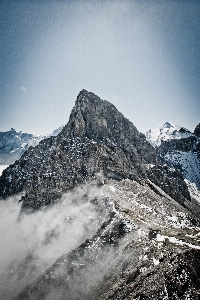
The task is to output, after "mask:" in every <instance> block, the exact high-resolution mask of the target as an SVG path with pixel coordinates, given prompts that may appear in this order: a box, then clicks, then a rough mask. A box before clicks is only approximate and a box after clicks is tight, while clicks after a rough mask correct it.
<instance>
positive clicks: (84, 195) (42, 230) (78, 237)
mask: <svg viewBox="0 0 200 300" xmlns="http://www.w3.org/2000/svg"><path fill="white" fill-rule="evenodd" d="M94 198H95V199H96V200H97V199H98V202H99V204H98V206H97V205H95V204H93V203H92V202H91V200H92V199H94ZM18 200H19V197H17V196H16V197H11V198H9V199H8V200H4V201H0V236H1V248H0V287H1V288H0V298H1V299H4V300H7V299H13V298H14V297H16V296H17V294H18V293H19V292H20V291H21V290H22V289H23V288H24V287H26V286H27V285H28V284H30V283H31V282H33V281H34V280H35V279H36V278H37V277H38V276H39V275H41V274H42V273H43V272H44V271H45V270H46V269H48V268H49V267H50V266H51V265H52V264H53V263H55V261H56V260H57V259H58V258H59V257H60V256H62V255H63V254H65V255H67V254H68V253H69V252H70V251H71V250H72V249H75V248H76V247H78V246H79V245H80V244H81V243H83V242H84V241H85V240H86V239H87V238H90V237H91V236H92V235H93V234H94V233H95V232H96V230H97V229H98V228H99V225H100V224H102V223H103V222H104V220H105V218H106V216H107V212H106V211H105V208H103V206H101V196H100V194H99V191H98V188H95V187H94V186H93V187H92V186H89V185H86V186H84V187H79V188H77V189H76V190H75V191H73V192H69V193H67V194H65V195H63V197H62V199H61V200H59V201H58V203H57V204H55V205H54V206H51V207H46V208H44V209H41V210H39V211H36V212H32V213H25V212H22V211H21V206H22V203H21V202H19V201H18Z"/></svg>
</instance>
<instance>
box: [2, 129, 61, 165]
mask: <svg viewBox="0 0 200 300" xmlns="http://www.w3.org/2000/svg"><path fill="white" fill-rule="evenodd" d="M63 127H64V126H61V127H59V128H58V129H56V130H54V131H53V132H52V133H51V134H48V135H46V136H36V135H33V134H29V133H25V132H22V131H19V132H18V131H16V130H15V129H13V128H11V130H9V131H6V132H0V165H10V164H12V163H14V162H15V161H16V160H18V159H19V158H20V157H21V156H22V154H23V153H24V152H25V151H26V150H27V149H28V148H29V147H30V146H32V147H35V146H36V145H38V144H39V142H40V141H41V140H43V139H47V138H49V137H51V136H56V135H58V134H59V133H60V131H61V130H62V128H63Z"/></svg>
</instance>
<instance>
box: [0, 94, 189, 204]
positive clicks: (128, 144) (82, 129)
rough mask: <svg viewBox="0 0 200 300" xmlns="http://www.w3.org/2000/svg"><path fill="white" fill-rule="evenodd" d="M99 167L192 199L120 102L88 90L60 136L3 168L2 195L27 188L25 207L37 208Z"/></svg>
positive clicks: (184, 199)
mask: <svg viewBox="0 0 200 300" xmlns="http://www.w3.org/2000/svg"><path fill="white" fill-rule="evenodd" d="M99 172H101V173H102V175H103V176H104V177H105V178H106V179H109V178H112V179H117V180H122V179H126V178H129V179H132V180H133V179H134V180H136V181H137V182H139V183H145V184H149V185H151V186H152V187H153V184H156V185H157V186H159V187H160V188H161V189H163V190H164V191H165V192H166V193H168V194H169V195H170V196H172V197H173V198H174V199H176V201H178V202H179V203H182V204H183V205H184V206H188V203H189V201H190V195H189V192H188V189H187V186H186V184H185V182H184V181H183V177H182V176H181V174H179V173H178V172H177V171H176V170H175V169H174V170H172V169H171V168H169V167H167V166H166V164H164V162H163V161H162V159H161V158H159V156H158V155H157V154H156V151H155V149H154V148H153V147H152V146H151V145H150V144H149V143H148V142H147V140H146V138H145V136H144V135H143V134H142V133H140V132H139V131H138V130H137V129H136V127H135V126H134V125H133V124H132V123H131V122H130V121H129V120H127V119H126V118H125V117H124V116H123V115H122V114H121V113H120V112H118V110H117V109H116V108H115V107H114V105H112V104H111V103H109V102H107V101H105V100H101V99H100V98H99V97H98V96H96V95H94V94H93V93H89V92H87V91H85V90H83V91H81V92H80V94H79V95H78V97H77V100H76V103H75V106H74V108H73V110H72V112H71V115H70V118H69V122H68V123H67V125H66V126H65V127H64V128H63V129H62V131H61V132H60V134H59V135H58V136H57V137H51V138H49V139H46V140H43V141H41V142H40V143H39V145H38V146H36V147H34V148H33V147H29V149H28V150H27V151H26V152H25V153H24V155H23V156H22V157H21V158H20V159H19V160H18V161H16V162H15V163H14V164H13V165H11V166H10V167H9V168H7V169H6V170H4V171H3V174H2V176H1V179H0V196H1V197H7V196H10V195H13V194H16V193H19V192H24V196H23V207H29V208H30V207H32V208H34V209H35V208H38V207H41V206H43V205H47V204H50V203H53V202H54V200H56V199H57V198H59V197H60V196H61V195H62V193H63V192H65V191H67V190H68V189H71V188H73V187H74V186H76V185H77V184H80V183H84V182H86V181H88V180H91V179H95V178H96V175H97V174H98V173H99Z"/></svg>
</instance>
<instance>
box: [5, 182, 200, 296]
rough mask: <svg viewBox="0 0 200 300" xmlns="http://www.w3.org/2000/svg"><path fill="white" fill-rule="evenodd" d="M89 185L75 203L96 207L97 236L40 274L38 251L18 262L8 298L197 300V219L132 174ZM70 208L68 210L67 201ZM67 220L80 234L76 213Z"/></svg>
mask: <svg viewBox="0 0 200 300" xmlns="http://www.w3.org/2000/svg"><path fill="white" fill-rule="evenodd" d="M91 190H92V188H91V186H89V189H88V190H87V192H86V191H85V189H84V193H83V194H82V197H81V195H80V194H79V197H78V199H76V205H78V202H79V203H83V202H85V204H90V205H92V206H93V208H94V210H95V211H96V216H95V218H94V219H91V220H90V223H88V226H89V229H90V234H91V235H90V236H89V235H88V238H87V239H85V240H84V239H83V241H82V242H81V243H80V244H79V246H77V247H75V248H74V249H72V250H71V251H66V252H65V253H64V254H63V255H61V256H60V257H57V259H55V262H54V263H53V264H52V265H51V264H50V265H49V266H48V265H47V268H46V270H44V271H43V272H41V270H40V272H39V274H38V269H39V265H38V258H37V256H38V255H39V253H38V250H34V251H33V253H32V255H30V253H29V255H27V256H26V258H25V259H24V260H21V261H20V264H19V263H18V264H16V266H15V267H13V265H14V264H12V265H11V266H10V268H12V270H13V272H12V273H10V269H8V270H7V273H8V275H7V276H9V280H11V279H10V278H12V279H13V281H14V280H15V282H16V274H19V273H21V276H20V277H19V278H18V279H17V282H19V285H18V288H17V289H15V290H12V291H11V293H10V298H9V299H13V298H14V299H15V300H25V299H26V300H32V299H38V300H40V299H41V300H50V299H57V300H64V299H65V300H68V299H69V300H75V299H76V300H78V299H79V300H80V299H81V300H82V299H90V300H97V299H99V300H100V299H101V300H105V299H195V300H198V299H199V298H198V297H199V296H200V281H199V278H200V273H199V272H200V268H199V267H200V243H199V242H200V224H199V222H198V221H197V220H196V219H195V218H194V217H192V215H191V214H190V213H188V211H187V210H186V209H184V208H183V207H182V206H181V205H179V204H178V203H177V202H176V201H174V200H173V199H171V198H170V197H168V196H167V195H166V196H164V195H160V196H159V195H158V194H157V193H156V192H155V191H152V189H151V188H150V187H148V186H145V187H144V186H143V185H141V184H139V183H137V182H136V181H133V180H130V179H126V180H122V181H116V180H109V181H107V183H105V184H104V185H102V186H99V187H98V188H96V189H95V191H94V190H92V192H90V191H91ZM79 205H80V204H79ZM65 209H66V214H67V211H68V209H67V206H66V207H65ZM87 209H88V208H87ZM85 212H86V211H85ZM85 212H84V213H85ZM63 221H64V222H65V223H64V224H65V226H66V228H67V227H68V226H69V228H71V233H70V234H71V235H74V236H76V229H75V228H76V227H77V226H78V224H79V223H80V219H79V215H78V213H75V214H74V215H73V216H71V218H70V217H67V218H65V219H63ZM97 223H98V224H97ZM56 228H57V225H56V224H55V225H54V227H53V229H54V230H52V229H51V230H50V232H52V234H51V235H50V236H49V234H48V236H49V238H48V243H47V242H46V243H47V245H46V246H45V247H46V248H45V249H46V250H45V251H46V253H48V247H51V246H52V241H54V239H55V240H56V241H58V243H60V242H59V231H58V230H56ZM66 228H65V230H66ZM91 230H93V234H92V231H91ZM95 230H96V231H95ZM53 232H54V233H53ZM87 233H88V234H89V232H87ZM46 239H47V236H46V235H45V236H44V237H42V236H41V235H40V243H41V244H42V243H43V244H44V241H46ZM40 243H38V242H37V248H39V247H41V246H39V245H40ZM43 247H44V246H43ZM43 251H44V250H43ZM27 273H28V274H29V276H28V278H27ZM4 280H6V279H5V274H4ZM23 280H24V282H23ZM11 282H12V281H11ZM20 285H21V286H20ZM2 286H4V287H5V285H4V284H3V285H2ZM11 286H12V285H11ZM20 290H21V291H20ZM17 291H19V294H18V292H17ZM17 294H18V295H17ZM4 299H5V300H7V299H6V298H4Z"/></svg>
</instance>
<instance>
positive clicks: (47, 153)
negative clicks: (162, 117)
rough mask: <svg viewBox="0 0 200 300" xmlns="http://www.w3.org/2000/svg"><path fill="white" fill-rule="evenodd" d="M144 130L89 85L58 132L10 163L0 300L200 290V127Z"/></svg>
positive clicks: (3, 193)
mask: <svg viewBox="0 0 200 300" xmlns="http://www.w3.org/2000/svg"><path fill="white" fill-rule="evenodd" d="M11 135H12V136H13V137H14V136H15V133H13V132H12V134H11ZM146 136H147V139H148V140H149V141H147V139H146V137H145V135H144V134H142V133H140V132H139V131H138V130H137V128H136V127H135V126H134V125H133V124H132V123H131V122H130V121H129V120H128V119H126V118H125V117H124V116H123V114H122V113H120V112H119V111H118V110H117V109H116V107H115V106H114V105H113V104H111V103H109V102H108V101H106V100H102V99H100V98H99V97H98V96H97V95H95V94H93V93H91V92H88V91H86V90H82V91H81V92H80V93H79V94H78V96H77V99H76V101H75V105H74V108H73V109H72V112H71V114H70V118H69V122H68V123H67V124H66V125H65V126H64V127H63V128H62V130H61V131H60V133H59V134H58V135H57V136H51V137H48V138H46V139H42V140H40V142H39V144H37V145H29V147H28V149H27V150H26V151H25V152H24V153H23V154H22V156H21V157H20V158H19V159H18V160H16V161H15V162H14V163H13V164H12V165H10V166H9V167H8V168H6V169H5V170H4V171H3V173H2V176H1V177H0V197H1V199H5V200H4V201H0V205H1V208H2V209H3V210H1V209H0V213H1V211H3V213H2V214H0V221H1V220H2V219H3V220H5V222H4V223H3V225H4V226H2V228H3V230H2V232H1V233H2V236H3V237H4V239H3V238H1V240H2V245H4V244H5V245H8V246H5V247H3V249H4V248H5V249H4V256H2V257H3V259H2V266H4V268H3V269H2V268H1V272H0V283H1V289H0V298H1V299H4V300H32V299H37V300H52V299H55V300H80V299H81V300H88V299H89V300H106V299H110V300H116V299H119V300H128V299H130V300H131V299H137V300H139V299H177V300H178V299H180V300H183V299H194V300H197V299H199V296H200V280H199V278H200V244H199V242H200V240H199V237H200V202H199V200H198V195H197V197H196V196H195V195H193V194H192V193H191V190H190V185H189V184H188V181H189V179H190V180H193V179H195V180H196V181H195V182H194V180H193V181H192V182H193V183H190V184H194V185H195V187H197V186H198V174H199V173H198V172H199V165H198V161H199V125H198V126H197V127H196V129H195V132H194V134H192V133H190V132H189V131H188V130H186V129H184V128H181V127H179V126H175V125H173V124H171V123H166V124H165V125H164V126H163V127H162V128H161V129H160V130H156V131H151V132H149V133H147V134H146ZM21 139H22V138H21ZM16 140H17V138H16ZM23 141H24V142H23V143H26V144H28V142H27V138H26V137H25V136H24V140H23ZM23 143H22V144H23ZM9 151H13V150H12V148H11V147H10V148H8V152H9ZM180 157H181V159H180ZM185 158H186V159H185ZM183 160H184V163H183V162H182V161H183ZM193 160H194V161H193ZM191 162H193V163H191ZM185 170H187V171H185ZM10 198H11V199H10ZM15 199H17V201H18V202H16V200H15ZM11 200H12V201H15V202H14V204H12V202H11ZM10 203H11V204H12V205H11V204H10ZM9 207H10V210H9V209H8V208H9ZM0 228H1V226H0ZM8 240H10V241H11V242H10V244H8V242H7V241H8ZM13 241H14V242H13ZM20 247H21V248H20ZM9 255H10V256H9ZM7 257H9V259H7V261H8V262H7V263H6V259H5V258H7ZM0 259H1V256H0Z"/></svg>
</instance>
